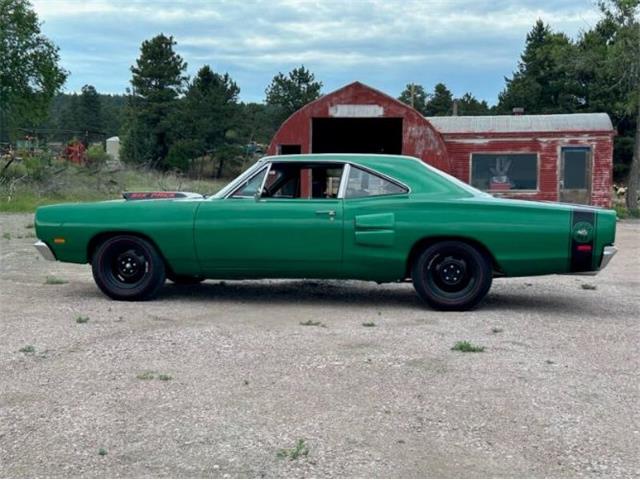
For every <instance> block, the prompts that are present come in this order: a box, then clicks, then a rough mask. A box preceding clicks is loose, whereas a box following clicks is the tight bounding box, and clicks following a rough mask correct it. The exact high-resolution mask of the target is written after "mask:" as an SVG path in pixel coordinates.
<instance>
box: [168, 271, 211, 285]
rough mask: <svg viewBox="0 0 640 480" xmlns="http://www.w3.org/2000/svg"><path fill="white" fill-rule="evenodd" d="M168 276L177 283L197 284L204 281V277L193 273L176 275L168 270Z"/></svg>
mask: <svg viewBox="0 0 640 480" xmlns="http://www.w3.org/2000/svg"><path fill="white" fill-rule="evenodd" d="M167 278H168V279H169V280H171V281H172V282H173V283H175V284H176V285H197V284H198V283H200V282H203V281H204V278H202V277H193V276H191V275H176V274H175V273H173V272H167Z"/></svg>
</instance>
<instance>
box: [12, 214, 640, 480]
mask: <svg viewBox="0 0 640 480" xmlns="http://www.w3.org/2000/svg"><path fill="white" fill-rule="evenodd" d="M0 221H1V225H2V232H0V302H1V303H0V372H1V374H0V476H1V477H34V476H35V477H43V476H47V477H122V476H126V477H151V476H154V477H155V476H161V477H222V478H226V477H265V476H266V477H290V476H295V477H309V476H321V477H333V476H340V477H345V476H346V477H433V476H436V477H451V476H456V477H457V476H459V477H495V476H516V477H519V476H527V477H542V476H545V477H546V476H551V477H628V476H636V477H638V476H640V407H639V405H640V378H639V377H640V369H639V367H640V360H639V358H640V355H639V349H638V345H640V338H639V337H640V328H639V325H638V321H639V318H640V273H639V272H640V223H638V222H631V221H628V222H622V223H620V224H619V226H618V242H617V246H618V248H619V249H620V252H619V253H618V255H617V256H616V258H614V259H613V260H612V262H611V264H610V265H609V267H608V268H607V269H606V270H605V271H604V272H603V273H601V274H600V275H598V276H597V277H573V276H547V277H538V278H522V279H499V280H496V281H495V282H494V286H493V288H492V290H491V292H490V294H489V296H488V298H487V300H486V302H485V303H484V304H483V305H482V306H481V307H480V308H479V309H478V310H476V311H474V312H467V313H441V312H434V311H431V310H429V309H427V308H425V307H423V306H422V305H421V304H420V302H419V301H418V299H417V297H416V295H415V293H414V291H413V288H412V286H411V285H410V284H397V285H395V284H394V285H382V286H377V285H375V284H373V283H366V282H342V281H329V282H324V281H323V282H316V281H242V282H219V281H208V282H206V283H204V284H203V285H200V286H196V287H178V286H174V285H172V284H167V286H166V287H165V289H164V291H163V292H162V294H161V296H160V298H159V299H158V300H156V301H153V302H147V303H121V302H114V301H110V300H108V299H107V298H105V297H104V296H103V295H102V294H101V293H100V292H99V291H98V289H97V287H96V286H95V285H94V283H93V279H92V277H91V272H90V269H89V267H88V266H86V265H85V266H81V265H69V264H61V263H51V262H46V261H45V260H43V259H41V258H39V256H38V254H37V253H36V251H35V250H34V249H33V248H32V246H31V244H32V243H33V241H34V239H33V238H29V237H30V236H32V235H33V229H32V228H27V226H28V225H30V223H31V221H32V216H29V215H7V214H3V215H0ZM47 277H49V283H51V282H53V283H55V280H61V281H65V282H67V283H62V284H46V283H45V282H46V279H47ZM301 323H308V324H307V325H302V324H301ZM363 324H366V325H370V326H365V325H363ZM372 324H373V326H371V325H372ZM460 340H468V341H470V342H472V343H474V344H477V345H481V346H484V347H485V351H484V352H482V353H462V352H458V351H452V350H451V347H452V346H453V345H454V344H455V343H456V342H457V341H460ZM299 440H303V442H304V443H300V444H299V445H298V447H299V448H297V449H296V448H295V447H296V444H297V443H298V441H299Z"/></svg>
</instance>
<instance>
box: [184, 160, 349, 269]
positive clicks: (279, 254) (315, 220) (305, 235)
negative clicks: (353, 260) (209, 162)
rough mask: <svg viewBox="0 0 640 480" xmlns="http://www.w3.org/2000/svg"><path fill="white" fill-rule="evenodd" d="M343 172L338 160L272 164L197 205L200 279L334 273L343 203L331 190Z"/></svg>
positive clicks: (335, 189) (339, 249) (338, 265)
mask: <svg viewBox="0 0 640 480" xmlns="http://www.w3.org/2000/svg"><path fill="white" fill-rule="evenodd" d="M343 171H344V165H342V164H339V163H335V164H333V163H329V164H327V163H324V164H309V163H304V162H274V163H272V164H270V165H266V166H265V168H264V169H263V170H261V171H259V172H257V173H256V175H254V176H253V177H252V178H250V179H248V180H247V181H246V182H245V183H244V184H243V185H241V186H240V187H239V188H238V189H236V191H235V192H232V193H231V194H230V195H229V196H227V197H226V198H220V199H214V200H211V201H210V202H203V203H202V204H201V206H200V208H199V209H198V212H197V213H196V218H195V243H196V251H197V254H198V258H199V261H200V264H201V268H202V270H203V274H204V275H205V276H208V277H214V278H215V277H226V278H268V277H271V278H278V277H279V278H300V277H309V278H311V277H316V278H323V277H324V278H327V277H335V276H339V275H340V273H341V271H342V245H343V205H342V200H341V199H338V189H339V184H340V180H341V176H342V172H343ZM257 192H261V193H260V194H257Z"/></svg>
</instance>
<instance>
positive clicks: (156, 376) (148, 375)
mask: <svg viewBox="0 0 640 480" xmlns="http://www.w3.org/2000/svg"><path fill="white" fill-rule="evenodd" d="M136 378H137V379H138V380H160V381H162V382H168V381H169V380H173V377H172V376H171V375H167V374H166V373H158V372H154V371H153V370H145V371H144V372H141V373H139V374H138V375H136Z"/></svg>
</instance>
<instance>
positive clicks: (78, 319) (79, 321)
mask: <svg viewBox="0 0 640 480" xmlns="http://www.w3.org/2000/svg"><path fill="white" fill-rule="evenodd" d="M88 321H89V317H82V316H79V317H76V323H87V322H88Z"/></svg>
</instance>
